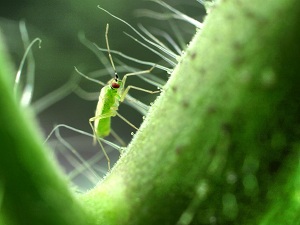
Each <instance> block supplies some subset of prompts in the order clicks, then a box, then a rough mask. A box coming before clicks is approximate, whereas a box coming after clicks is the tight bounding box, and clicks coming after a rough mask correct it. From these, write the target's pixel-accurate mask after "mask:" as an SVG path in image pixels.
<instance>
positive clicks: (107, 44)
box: [105, 23, 118, 79]
mask: <svg viewBox="0 0 300 225" xmlns="http://www.w3.org/2000/svg"><path fill="white" fill-rule="evenodd" d="M108 29H109V24H108V23H107V24H106V29H105V41H106V47H107V53H108V57H109V60H110V64H111V66H112V68H113V70H114V73H115V79H118V73H117V71H116V67H115V64H114V61H113V59H112V56H111V53H110V47H109V41H108Z"/></svg>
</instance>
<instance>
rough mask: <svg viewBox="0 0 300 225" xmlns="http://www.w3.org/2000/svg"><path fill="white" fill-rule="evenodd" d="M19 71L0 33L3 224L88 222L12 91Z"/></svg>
mask: <svg viewBox="0 0 300 225" xmlns="http://www.w3.org/2000/svg"><path fill="white" fill-rule="evenodd" d="M14 74H16V73H14V72H13V69H12V65H11V63H10V60H9V58H8V57H7V52H6V49H5V48H4V45H3V42H2V39H1V37H0V90H1V95H0V105H1V109H0V118H1V126H0V149H1V150H0V224H5V225H21V224H24V225H25V224H31V225H35V224H36V225H41V224H43V225H53V224H55V225H60V224H61V225H67V224H69V225H74V224H86V219H87V218H86V214H85V212H84V210H83V208H82V207H81V206H80V204H79V202H78V201H77V199H76V198H75V196H73V194H72V192H71V191H70V189H69V187H68V183H67V182H66V179H65V178H63V176H62V173H61V171H59V170H58V169H57V164H54V162H55V160H54V158H53V156H52V155H50V154H49V152H50V151H49V149H47V148H46V147H45V146H43V144H42V138H41V135H40V133H41V132H40V131H38V129H37V125H36V123H35V120H34V118H33V114H31V111H29V109H28V108H21V107H20V104H19V102H18V100H17V98H16V96H14V95H13V85H12V84H13V82H12V78H13V76H14ZM38 132H39V133H38Z"/></svg>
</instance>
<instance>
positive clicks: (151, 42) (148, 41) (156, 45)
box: [98, 5, 161, 49]
mask: <svg viewBox="0 0 300 225" xmlns="http://www.w3.org/2000/svg"><path fill="white" fill-rule="evenodd" d="M98 8H99V9H101V10H102V11H104V12H106V13H107V14H109V15H110V16H112V17H114V18H115V19H117V20H119V21H121V22H122V23H124V24H126V25H127V26H128V27H130V28H131V29H132V30H133V31H134V32H135V33H136V34H137V35H138V36H140V37H141V38H142V39H143V40H144V41H146V42H147V43H149V44H151V45H153V46H155V47H156V48H158V49H160V48H161V46H160V45H159V44H156V43H155V42H153V41H151V40H149V39H148V38H146V37H145V36H144V35H142V34H141V33H140V32H139V31H138V30H137V29H135V28H134V27H133V26H132V25H130V24H129V23H128V22H126V21H125V20H123V19H121V18H119V17H117V16H115V15H114V14H112V13H110V12H108V11H107V10H106V9H104V8H102V7H101V6H99V5H98Z"/></svg>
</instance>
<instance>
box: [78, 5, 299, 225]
mask: <svg viewBox="0 0 300 225" xmlns="http://www.w3.org/2000/svg"><path fill="white" fill-rule="evenodd" d="M299 15H300V3H299V2H298V1H296V0H278V1H273V0H266V1H263V2H261V1H258V0H253V1H248V0H232V1H225V0H224V1H220V4H216V6H215V8H214V9H213V10H212V12H211V13H210V14H209V15H208V17H207V18H206V20H205V26H204V28H203V30H201V31H198V32H197V34H196V35H195V37H194V39H193V41H192V42H191V43H190V45H189V46H188V48H187V50H186V53H185V54H184V55H183V56H182V59H181V61H180V62H179V64H178V66H177V67H176V68H175V71H174V73H173V74H172V75H171V77H170V79H169V81H168V82H167V84H166V85H165V87H164V91H163V93H162V94H161V96H160V97H159V98H158V99H157V100H156V102H155V104H154V105H153V106H152V109H151V110H150V112H149V114H148V116H147V119H146V121H145V122H144V123H143V125H142V127H141V128H140V130H139V132H138V133H137V134H136V135H135V137H134V139H133V141H132V142H131V144H130V146H129V147H128V149H127V151H126V152H125V153H124V154H123V155H122V157H121V158H120V160H119V161H118V163H117V164H116V165H115V167H114V168H113V170H112V172H111V173H110V174H109V175H108V176H107V177H106V178H105V179H104V180H103V182H101V183H100V184H99V185H98V186H96V187H95V188H94V189H93V190H91V191H89V192H88V193H86V194H85V195H84V196H82V198H81V199H82V201H83V202H84V204H85V207H86V208H87V210H89V211H90V212H91V214H92V215H93V216H94V222H92V224H118V225H120V224H130V225H134V224H176V223H178V224H189V223H190V222H191V223H192V224H209V223H214V222H215V223H217V224H227V223H228V224H275V223H276V221H278V218H279V217H280V216H281V217H280V218H281V220H280V221H286V223H284V222H282V223H281V224H295V223H297V222H299V210H300V200H299V183H300V181H299V180H300V178H299V176H300V175H299V174H300V173H299V171H300V168H299V130H300V129H299V115H300V110H299V102H300V99H299V98H300V97H299V96H300V93H299V92H300V88H299V83H300V77H299V74H300V64H299V58H300V55H299V54H300V49H299V40H300V33H299V26H298V25H299V22H300V18H299ZM279 213H280V214H279ZM276 224H278V223H276Z"/></svg>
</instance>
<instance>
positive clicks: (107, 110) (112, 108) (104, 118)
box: [94, 86, 118, 138]
mask: <svg viewBox="0 0 300 225" xmlns="http://www.w3.org/2000/svg"><path fill="white" fill-rule="evenodd" d="M116 95H117V91H116V90H114V89H111V87H110V86H105V87H103V88H102V89H101V93H100V95H99V100H98V104H97V109H96V113H95V118H96V119H95V121H94V128H95V132H96V135H97V136H98V137H101V138H103V137H106V136H108V135H109V134H110V127H111V117H112V116H115V115H116V110H117V109H118V104H117V105H116Z"/></svg>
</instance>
